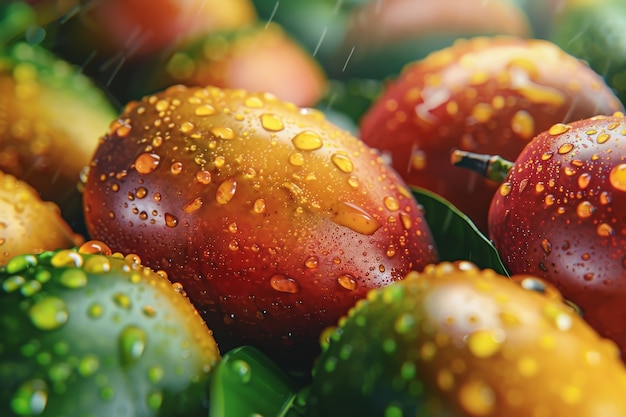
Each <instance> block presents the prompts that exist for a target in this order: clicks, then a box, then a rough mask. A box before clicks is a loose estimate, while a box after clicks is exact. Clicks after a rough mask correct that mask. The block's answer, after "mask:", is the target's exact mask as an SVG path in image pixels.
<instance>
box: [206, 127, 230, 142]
mask: <svg viewBox="0 0 626 417" xmlns="http://www.w3.org/2000/svg"><path fill="white" fill-rule="evenodd" d="M211 133H212V134H213V136H215V137H216V138H219V139H233V138H234V137H235V131H234V130H233V129H231V128H230V127H225V126H214V127H212V128H211Z"/></svg>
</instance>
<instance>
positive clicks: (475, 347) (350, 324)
mask: <svg viewBox="0 0 626 417" xmlns="http://www.w3.org/2000/svg"><path fill="white" fill-rule="evenodd" d="M527 280H533V281H539V282H540V279H538V278H533V277H529V276H525V277H523V279H520V280H518V279H513V280H509V279H507V278H505V277H503V276H500V275H498V274H496V273H495V272H493V271H492V270H488V269H486V270H480V269H479V268H477V267H476V266H475V265H474V264H471V263H469V262H467V261H458V262H455V263H450V262H443V263H440V264H437V265H430V266H428V267H426V269H425V270H424V272H423V273H417V272H412V273H410V274H409V275H408V276H407V277H406V279H404V280H403V281H400V282H397V283H395V284H393V285H390V286H388V287H386V288H383V289H378V290H373V291H371V292H370V293H369V294H368V297H367V299H366V300H364V301H361V302H359V303H357V305H356V306H355V307H354V308H353V309H352V310H351V311H350V313H349V314H348V315H347V316H346V317H344V318H343V319H342V320H341V321H340V322H339V323H338V326H337V327H336V328H335V329H334V330H331V331H329V333H328V342H327V345H326V347H325V350H324V352H323V353H322V355H321V357H320V358H319V360H318V361H317V363H316V365H315V367H314V373H313V382H312V385H311V387H310V392H309V398H308V414H307V415H308V416H342V415H412V416H420V417H435V416H446V417H474V416H494V417H495V416H511V417H518V416H519V417H522V416H531V415H542V416H546V417H556V416H563V415H567V416H576V417H582V416H585V417H593V416H600V415H602V416H611V417H618V416H623V415H624V413H626V399H625V398H624V395H623V393H624V389H625V388H626V369H625V368H624V365H623V364H622V363H621V360H620V358H619V355H618V350H617V348H616V346H615V344H614V343H613V342H611V341H609V340H607V339H604V338H602V337H600V336H599V335H598V334H597V332H596V331H595V330H593V328H591V326H589V325H588V324H587V323H586V322H585V321H584V320H583V319H582V318H581V317H579V316H578V315H577V314H576V313H575V312H574V311H573V310H572V309H571V308H570V307H569V306H567V305H566V304H564V303H563V302H561V301H560V300H559V297H557V296H555V294H554V293H553V290H554V289H551V290H550V293H551V295H550V296H545V295H544V294H542V293H540V292H536V291H533V290H527V289H525V285H524V284H523V283H524V282H528V281H527ZM520 284H521V285H520ZM530 284H533V285H530V286H531V287H532V286H534V287H536V285H535V284H536V282H532V283H530Z"/></svg>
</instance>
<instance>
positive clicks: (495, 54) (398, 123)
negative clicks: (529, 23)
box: [360, 37, 622, 232]
mask: <svg viewBox="0 0 626 417" xmlns="http://www.w3.org/2000/svg"><path fill="white" fill-rule="evenodd" d="M621 109H622V104H621V103H620V101H619V100H618V99H617V97H616V96H615V94H614V93H613V91H612V90H611V89H610V88H609V87H608V86H607V85H606V84H605V82H604V80H603V79H602V77H600V76H599V75H598V74H596V73H595V72H593V71H592V70H591V69H590V68H589V67H588V66H587V65H586V64H584V63H582V62H581V61H579V60H578V59H577V58H574V57H573V56H571V55H568V54H566V53H564V52H563V51H562V50H561V49H560V48H558V47H557V46H556V45H554V44H552V43H549V42H547V41H542V40H526V39H519V38H512V37H478V38H472V39H469V40H459V41H457V42H456V43H455V44H454V45H453V46H452V47H450V48H445V49H442V50H440V51H437V52H435V53H433V54H431V55H429V56H428V57H426V58H425V59H423V60H421V61H417V62H415V63H413V64H411V65H408V66H407V67H406V68H405V70H404V72H403V74H402V75H401V76H400V77H399V78H397V79H396V80H395V81H394V82H392V83H390V84H389V85H388V87H387V88H386V91H384V92H383V93H382V95H381V96H380V97H379V98H378V100H377V101H376V102H375V103H374V104H373V105H372V106H371V107H370V109H369V111H368V112H367V113H366V114H365V115H364V116H363V118H362V120H361V125H360V127H361V137H362V139H363V140H364V141H365V142H366V143H367V144H368V145H370V146H372V147H374V148H378V149H380V150H382V151H383V152H384V153H386V154H388V156H389V157H390V158H391V163H392V165H393V166H394V167H395V169H396V170H397V171H398V172H399V173H400V174H401V175H402V176H403V178H404V179H405V181H406V182H407V183H409V184H413V185H417V186H420V187H423V188H427V189H429V190H432V191H434V192H436V193H438V194H440V195H441V196H443V197H444V198H446V199H448V200H449V201H450V202H452V203H453V204H454V205H456V206H457V207H458V208H459V209H461V211H463V212H464V213H465V214H467V215H468V216H469V217H470V218H471V219H472V220H473V221H474V222H475V223H476V225H477V226H478V227H479V228H480V229H481V230H482V231H483V232H486V230H487V212H488V210H489V202H490V201H491V197H492V196H493V194H494V192H495V191H496V188H497V184H496V183H495V182H492V181H489V180H486V179H484V178H482V177H481V176H480V175H478V174H474V173H469V172H467V171H465V170H463V169H462V168H458V167H453V166H451V164H450V153H451V151H452V150H454V149H462V150H466V151H473V152H478V153H489V154H497V155H500V156H502V157H504V158H507V159H510V160H514V159H515V157H516V156H517V155H518V154H519V152H520V151H521V150H522V149H523V148H524V146H525V145H526V144H527V143H528V142H529V141H530V140H531V139H532V138H533V137H534V136H535V135H536V134H538V133H540V132H542V131H544V130H546V129H548V128H549V127H550V126H551V125H553V124H554V123H559V122H567V121H572V120H577V119H580V118H584V117H591V116H595V115H596V114H605V113H606V114H611V113H613V112H614V111H618V110H621Z"/></svg>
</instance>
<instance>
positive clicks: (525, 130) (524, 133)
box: [511, 110, 535, 139]
mask: <svg viewBox="0 0 626 417" xmlns="http://www.w3.org/2000/svg"><path fill="white" fill-rule="evenodd" d="M511 130H513V132H514V133H516V134H517V135H518V136H519V137H521V138H522V139H531V138H532V137H533V135H534V134H535V119H533V116H532V115H531V114H530V113H528V112H527V111H526V110H518V111H517V112H516V113H515V114H514V115H513V117H512V118H511Z"/></svg>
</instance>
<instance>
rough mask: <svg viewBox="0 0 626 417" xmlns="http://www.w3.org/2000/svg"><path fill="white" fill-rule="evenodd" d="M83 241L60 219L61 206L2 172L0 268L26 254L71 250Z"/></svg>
mask: <svg viewBox="0 0 626 417" xmlns="http://www.w3.org/2000/svg"><path fill="white" fill-rule="evenodd" d="M82 242H83V237H82V236H80V235H78V234H76V233H74V231H73V230H72V229H71V228H70V226H69V225H68V224H67V223H66V222H65V220H63V218H62V217H61V212H60V210H59V207H58V206H57V205H56V204H54V203H52V202H50V201H43V200H41V198H40V197H39V194H38V193H37V191H36V190H35V189H34V188H32V187H31V186H30V185H28V184H27V183H26V182H24V181H20V180H18V179H17V178H15V177H14V176H13V175H10V174H5V173H3V172H2V171H0V265H5V264H6V263H7V262H8V261H9V260H10V259H11V258H13V257H14V256H16V255H21V254H24V253H39V252H43V251H45V250H54V249H59V248H71V247H73V246H75V245H79V244H81V243H82Z"/></svg>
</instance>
